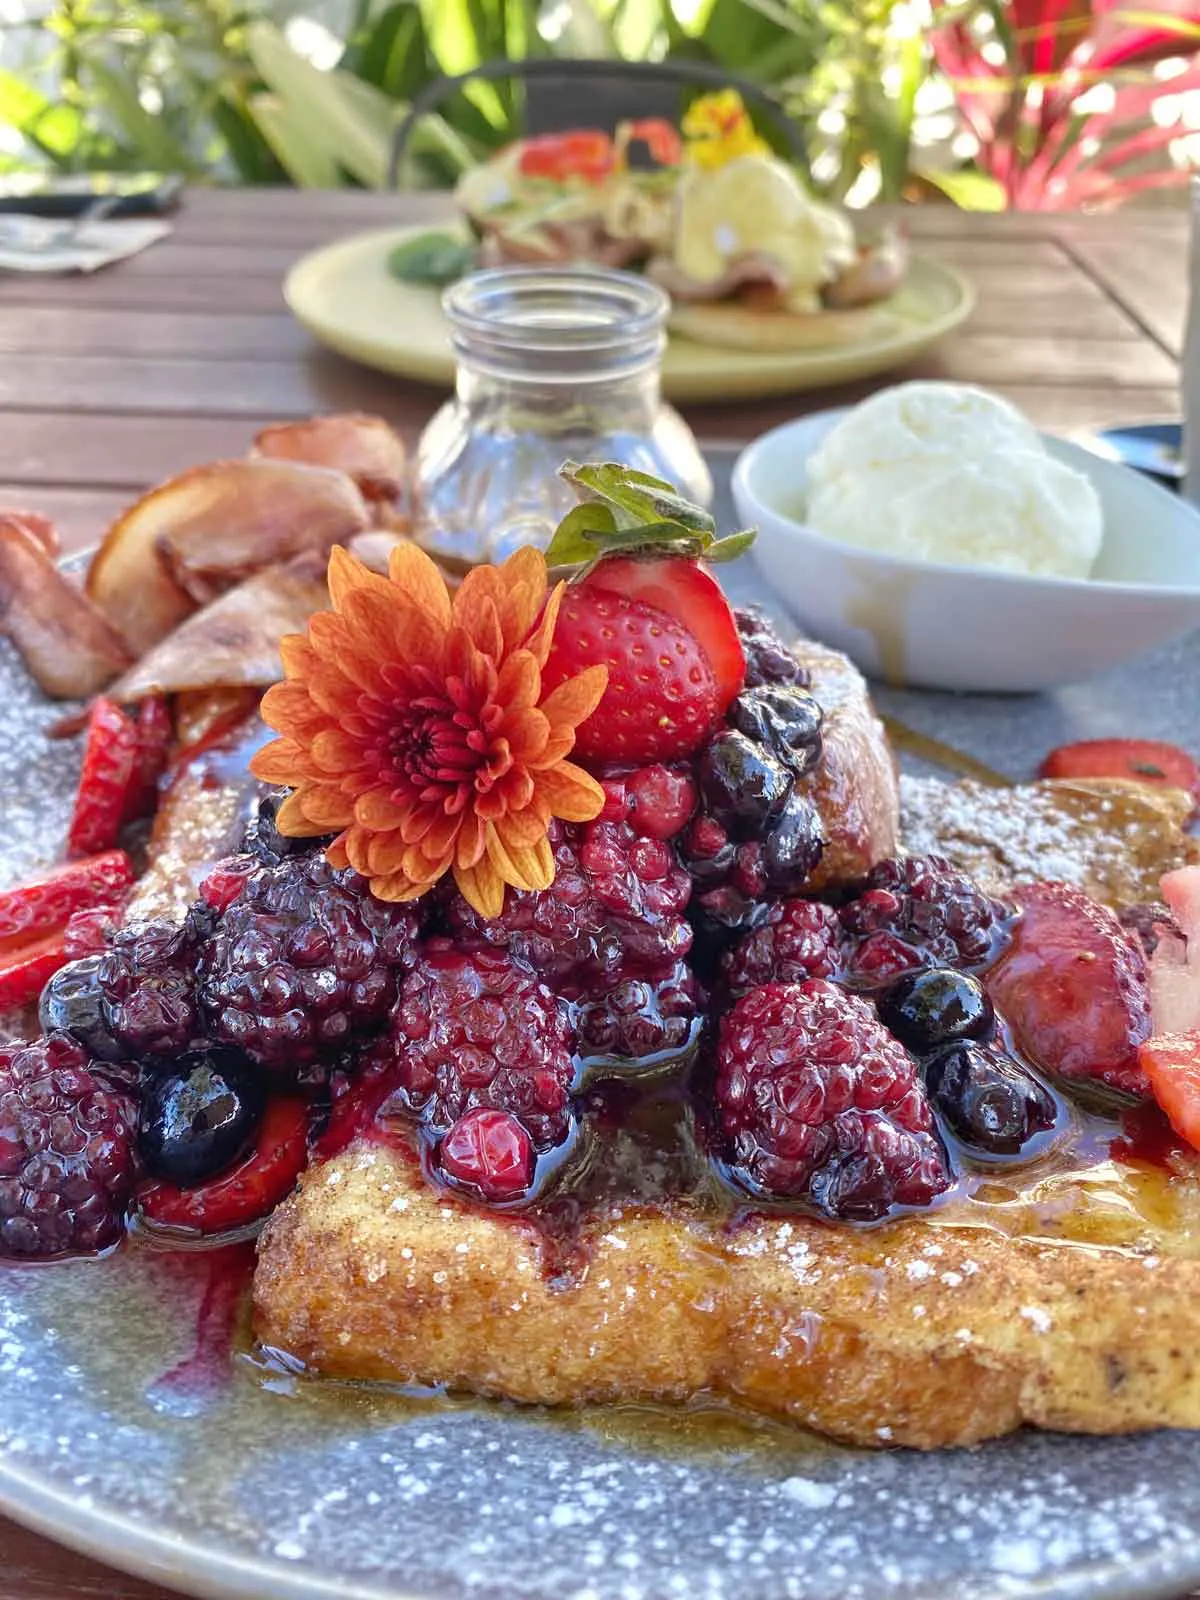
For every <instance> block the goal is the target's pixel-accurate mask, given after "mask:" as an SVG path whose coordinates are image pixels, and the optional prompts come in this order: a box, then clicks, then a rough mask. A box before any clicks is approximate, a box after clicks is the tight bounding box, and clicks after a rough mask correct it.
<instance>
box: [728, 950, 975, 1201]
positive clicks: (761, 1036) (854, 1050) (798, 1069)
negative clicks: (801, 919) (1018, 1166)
mask: <svg viewBox="0 0 1200 1600" xmlns="http://www.w3.org/2000/svg"><path fill="white" fill-rule="evenodd" d="M715 1096H716V1104H717V1114H718V1119H719V1122H720V1127H721V1130H722V1132H723V1134H724V1136H725V1141H726V1153H727V1156H728V1159H729V1161H730V1164H731V1166H732V1167H733V1169H734V1172H735V1174H736V1175H737V1176H738V1177H739V1178H740V1179H741V1181H742V1182H743V1183H744V1184H745V1185H746V1187H747V1188H749V1189H751V1190H752V1191H753V1192H755V1193H758V1194H767V1195H777V1196H781V1197H786V1198H789V1199H803V1200H807V1201H808V1202H809V1203H810V1204H812V1205H814V1206H815V1207H816V1208H817V1209H818V1210H820V1211H823V1212H824V1213H825V1214H826V1215H827V1216H830V1217H841V1218H846V1219H851V1220H855V1221H870V1220H872V1219H874V1218H877V1217H882V1216H883V1215H884V1214H885V1213H886V1212H887V1211H888V1210H889V1209H890V1208H891V1207H892V1206H895V1205H904V1206H923V1205H928V1204H929V1203H930V1201H931V1200H932V1199H933V1198H934V1196H935V1195H937V1194H940V1193H941V1192H942V1191H943V1190H944V1189H946V1188H947V1187H948V1186H949V1184H950V1178H951V1174H950V1168H949V1164H948V1161H947V1158H946V1154H945V1152H944V1150H943V1149H942V1146H941V1144H940V1142H939V1140H938V1137H937V1133H936V1131H935V1127H934V1121H933V1114H932V1112H931V1111H930V1108H929V1102H928V1100H927V1099H926V1098H925V1091H924V1089H923V1088H922V1087H921V1082H920V1079H919V1077H918V1075H917V1069H916V1066H915V1065H914V1063H913V1061H912V1058H911V1057H910V1056H909V1055H908V1053H907V1052H906V1051H905V1050H904V1049H903V1048H902V1047H901V1046H900V1045H899V1044H898V1043H897V1042H896V1040H895V1039H893V1038H892V1037H891V1035H890V1034H889V1033H888V1032H887V1031H886V1030H885V1029H884V1028H883V1027H882V1026H881V1024H880V1023H879V1022H878V1021H877V1020H876V1017H875V1014H874V1012H873V1011H872V1010H871V1008H870V1006H869V1005H868V1004H867V1003H866V1001H864V1000H860V999H859V998H858V997H857V996H856V995H852V994H847V993H846V991H845V990H843V989H839V988H838V987H837V986H836V985H834V984H831V983H826V982H824V981H823V980H821V979H814V980H813V981H811V982H808V983H799V984H784V983H769V984H765V985H763V987H762V988H759V989H752V990H751V991H750V993H749V994H747V995H745V996H744V997H743V998H742V999H741V1000H739V1001H738V1003H737V1005H735V1006H734V1008H733V1010H732V1011H731V1012H729V1014H728V1015H727V1016H726V1017H725V1018H724V1020H723V1021H722V1023H721V1032H720V1039H719V1042H718V1046H717V1077H716V1085H715Z"/></svg>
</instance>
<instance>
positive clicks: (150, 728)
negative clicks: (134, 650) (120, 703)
mask: <svg viewBox="0 0 1200 1600" xmlns="http://www.w3.org/2000/svg"><path fill="white" fill-rule="evenodd" d="M174 737H175V728H174V724H173V723H172V721H171V713H170V711H169V709H168V707H167V702H166V699H165V697H164V696H163V695H161V694H152V695H148V696H147V698H146V699H145V700H143V701H142V703H141V705H140V706H139V707H138V714H137V759H136V761H135V762H134V773H133V778H132V780H131V782H130V785H129V793H128V796H127V798H126V801H125V815H124V818H123V820H124V821H125V822H136V821H137V820H138V818H139V817H150V816H153V815H154V812H155V811H156V810H157V808H158V780H159V779H160V778H161V777H162V775H163V773H164V772H165V771H166V770H167V757H168V756H169V755H170V753H171V742H172V740H173V739H174Z"/></svg>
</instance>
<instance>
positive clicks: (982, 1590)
mask: <svg viewBox="0 0 1200 1600" xmlns="http://www.w3.org/2000/svg"><path fill="white" fill-rule="evenodd" d="M711 459H712V460H713V466H714V475H715V477H716V478H717V482H718V515H719V516H720V517H721V518H722V520H724V519H726V518H728V517H729V516H730V515H731V513H730V509H729V500H728V480H729V466H730V456H729V454H728V453H725V452H721V453H720V454H714V456H713V457H712V458H711ZM729 572H730V588H731V590H733V591H734V593H735V594H736V595H737V597H738V598H739V599H747V598H758V599H760V600H766V599H767V598H768V597H766V596H764V595H763V594H762V593H761V592H760V591H761V582H760V580H758V578H757V576H756V574H755V571H754V569H753V567H752V566H751V565H750V564H749V563H743V564H742V565H741V566H740V568H739V567H734V568H731V569H729ZM7 651H8V646H7V645H3V646H0V783H2V785H3V793H4V796H5V820H6V824H7V830H6V839H7V840H8V841H9V844H10V845H11V848H6V851H5V854H4V856H3V858H2V860H0V870H2V872H3V877H4V880H5V881H11V880H13V879H14V878H16V877H18V876H20V875H21V874H22V873H24V872H27V871H28V870H29V869H30V868H31V867H32V866H34V865H35V864H37V863H38V861H40V860H46V859H49V858H50V857H51V856H52V855H53V854H54V853H55V851H56V849H57V847H58V843H59V840H60V839H61V837H62V831H63V828H64V827H65V823H66V818H67V813H68V810H69V796H70V786H71V783H72V781H73V777H74V764H75V763H74V760H73V755H72V752H71V749H70V747H69V746H63V745H57V746H46V745H44V744H43V743H41V741H40V728H41V726H42V725H43V724H44V723H45V722H46V721H47V720H49V716H50V714H51V713H50V708H48V707H47V706H46V704H45V703H44V702H41V701H40V700H39V699H38V698H37V696H36V695H35V693H34V691H33V690H32V689H31V688H30V687H29V684H28V680H27V679H26V678H25V676H24V674H23V672H22V671H21V670H20V668H19V666H18V665H17V664H16V662H15V660H14V659H13V657H12V656H11V655H10V654H8V653H7ZM1197 681H1200V637H1193V638H1192V639H1191V640H1189V641H1185V642H1183V643H1182V644H1177V645H1174V646H1172V647H1171V650H1170V651H1169V652H1167V653H1164V654H1162V655H1160V656H1159V657H1157V658H1149V659H1147V660H1145V661H1143V662H1141V663H1139V664H1138V665H1137V666H1136V667H1135V668H1133V669H1132V670H1126V671H1124V672H1122V673H1120V674H1117V675H1113V676H1112V677H1110V678H1108V679H1104V680H1097V681H1096V682H1094V683H1093V684H1091V685H1089V686H1086V687H1079V688H1073V689H1068V690H1064V691H1062V692H1060V693H1058V694H1056V695H1053V696H1045V697H1037V698H1016V697H1014V698H1007V699H1000V698H973V699H958V698H955V697H953V696H949V695H929V694H918V693H911V692H903V693H900V692H891V691H886V692H882V693H881V696H880V698H881V701H882V702H883V703H884V705H885V708H886V709H887V710H888V711H889V712H891V713H893V714H894V715H897V716H899V717H902V718H903V720H904V721H905V722H906V723H908V724H909V726H913V727H919V728H921V729H923V730H924V731H927V732H930V733H933V734H935V735H937V736H939V737H941V738H942V739H945V740H947V741H949V742H950V743H951V744H953V745H956V746H958V747H959V748H961V749H967V750H970V751H971V752H972V753H974V754H975V755H977V756H979V757H981V758H983V759H985V760H986V761H988V762H990V763H991V764H992V765H993V766H996V767H999V768H1001V769H1002V770H1005V771H1007V772H1009V773H1010V774H1012V775H1013V776H1019V775H1022V774H1025V773H1028V772H1029V771H1030V770H1031V769H1032V767H1033V765H1035V764H1036V761H1037V759H1038V757H1039V756H1040V755H1041V754H1042V753H1044V751H1045V750H1046V748H1047V747H1048V746H1049V745H1050V744H1053V743H1056V742H1058V741H1060V740H1062V739H1064V738H1074V737H1080V736H1083V735H1088V734H1105V733H1127V732H1129V731H1130V730H1134V731H1137V732H1138V733H1145V734H1147V735H1154V734H1158V735H1164V736H1168V737H1171V736H1173V737H1176V738H1180V739H1182V740H1184V741H1185V742H1188V743H1191V744H1193V745H1196V744H1198V743H1200V720H1198V719H1200V710H1198V709H1197V701H1196V697H1195V691H1194V686H1195V684H1196V682H1197ZM210 1261H211V1258H205V1257H198V1258H196V1259H191V1258H186V1257H178V1256H166V1255H156V1254H154V1253H152V1252H148V1251H145V1250H132V1249H131V1250H125V1251H121V1252H119V1253H118V1254H117V1255H115V1256H113V1257H110V1258H109V1259H108V1260H107V1261H103V1262H83V1263H79V1264H77V1265H73V1266H58V1267H49V1268H41V1269H40V1268H37V1267H24V1268H22V1267H12V1268H8V1269H4V1270H0V1509H2V1510H4V1511H6V1512H8V1513H9V1514H10V1515H12V1516H15V1517H17V1518H18V1519H19V1520H21V1521H24V1522H27V1523H29V1524H31V1525H32V1526H34V1527H36V1528H39V1529H40V1530H42V1531H43V1532H46V1533H49V1534H51V1535H52V1536H54V1537H56V1538H59V1539H61V1540H62V1541H63V1542H65V1543H68V1544H71V1545H74V1546H76V1547H77V1548H80V1549H84V1550H88V1551H90V1552H91V1553H93V1554H95V1555H97V1556H99V1557H101V1558H102V1559H105V1560H108V1561H110V1562H113V1563H115V1564H116V1565H118V1566H122V1567H125V1568H128V1569H129V1570H131V1571H135V1572H140V1573H143V1574H147V1575H150V1576H153V1577H156V1578H158V1579H160V1580H162V1581H164V1582H170V1583H175V1584H177V1585H179V1586H180V1587H182V1588H186V1589H188V1590H189V1591H190V1592H193V1593H195V1594H198V1595H204V1596H210V1597H225V1596H238V1597H246V1600H251V1597H253V1600H264V1597H265V1596H268V1595H269V1596H271V1597H273V1600H274V1597H279V1600H325V1597H332V1596H335V1595H336V1596H339V1597H341V1600H355V1597H358V1600H383V1597H388V1600H397V1597H403V1600H416V1597H419V1600H672V1597H676V1596H678V1597H679V1600H725V1597H728V1600H944V1597H945V1596H947V1595H952V1596H954V1600H985V1597H986V1600H1001V1597H1008V1600H1033V1597H1035V1596H1037V1597H1046V1596H1056V1597H1060V1600H1084V1597H1087V1600H1100V1597H1108V1600H1118V1597H1120V1600H1131V1597H1135V1596H1137V1597H1142V1600H1150V1597H1152V1596H1159V1595H1179V1594H1181V1593H1182V1591H1183V1590H1184V1589H1186V1588H1188V1587H1189V1586H1190V1585H1192V1584H1195V1583H1197V1582H1200V1545H1198V1544H1197V1541H1196V1534H1197V1530H1200V1439H1197V1438H1196V1437H1195V1436H1193V1435H1187V1434H1180V1433H1158V1434H1153V1435H1144V1436H1142V1437H1139V1438H1129V1439H1089V1438H1070V1437H1066V1436H1063V1435H1053V1434H1046V1435H1035V1434H1027V1435H1021V1436H1019V1437H1017V1438H1015V1439H1011V1440H1006V1441H1003V1442H1000V1443H998V1444H995V1445H991V1446H987V1447H984V1448H982V1449H979V1450H975V1451H946V1452H943V1453H941V1454H937V1455H930V1456H921V1455H915V1454H909V1453H906V1452H892V1453H887V1454H878V1455H874V1454H866V1453H860V1452H855V1451H849V1450H840V1449H835V1448H832V1447H828V1446H825V1445H822V1444H819V1443H815V1442H811V1441H808V1440H806V1439H804V1438H803V1437H802V1436H797V1435H794V1434H792V1433H790V1432H787V1431H785V1430H777V1429H773V1428H762V1429H757V1430H756V1429H750V1428H744V1427H740V1426H733V1425H729V1426H726V1427H724V1428H718V1429H717V1430H715V1431H713V1430H711V1429H710V1430H707V1431H706V1432H705V1433H704V1434H703V1436H702V1437H701V1438H700V1439H697V1438H695V1437H694V1436H692V1435H694V1430H692V1429H689V1425H688V1424H687V1422H686V1421H685V1420H682V1419H681V1420H679V1421H677V1422H676V1423H674V1424H670V1423H667V1422H664V1421H661V1420H652V1419H649V1418H648V1417H647V1416H646V1414H645V1413H641V1412H638V1411H636V1410H609V1411H601V1412H589V1413H586V1414H584V1415H581V1416H567V1417H552V1416H550V1415H548V1414H545V1413H540V1412H536V1411H518V1410H514V1409H509V1408H506V1407H502V1406H489V1407H483V1406H473V1405H472V1406H468V1405H450V1404H416V1403H413V1402H409V1401H404V1400H403V1399H401V1398H400V1397H398V1396H394V1395H391V1394H389V1393H388V1392H387V1391H383V1390H380V1389H370V1388H365V1387H363V1388H357V1387H354V1386H349V1385H336V1384H325V1383H319V1382H306V1381H297V1380H294V1379H290V1378H286V1377H283V1376H280V1375H278V1374H274V1375H272V1374H269V1373H266V1372H264V1371H262V1370H260V1369H258V1368H256V1367H254V1366H253V1365H252V1364H251V1363H250V1361H249V1360H248V1359H247V1358H245V1357H238V1358H236V1359H234V1360H233V1361H232V1362H231V1361H230V1360H228V1359H225V1358H223V1357H222V1356H221V1354H220V1348H221V1347H220V1335H221V1330H222V1327H223V1325H225V1324H227V1322H228V1320H229V1316H230V1313H231V1309H232V1303H233V1299H234V1296H233V1295H232V1294H231V1292H230V1291H231V1287H234V1286H236V1282H237V1279H236V1277H226V1276H222V1275H219V1274H218V1275H216V1276H213V1274H212V1272H211V1270H210V1266H209V1263H210ZM206 1352H208V1355H207V1356H206Z"/></svg>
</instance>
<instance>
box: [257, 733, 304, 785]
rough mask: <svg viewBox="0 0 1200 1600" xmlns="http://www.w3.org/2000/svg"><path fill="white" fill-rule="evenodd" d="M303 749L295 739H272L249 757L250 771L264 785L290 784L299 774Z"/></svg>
mask: <svg viewBox="0 0 1200 1600" xmlns="http://www.w3.org/2000/svg"><path fill="white" fill-rule="evenodd" d="M304 754H305V752H304V749H303V747H302V746H301V745H299V744H297V743H296V741H295V739H288V738H283V739H272V740H271V742H270V744H264V745H263V746H262V748H261V749H260V750H256V751H255V752H254V754H253V755H252V756H251V757H250V771H251V772H252V773H253V774H254V776H255V777H256V778H261V779H262V781H263V782H264V783H279V784H285V785H287V784H292V783H295V781H296V778H297V776H298V774H299V772H300V764H301V762H302V761H303V759H304Z"/></svg>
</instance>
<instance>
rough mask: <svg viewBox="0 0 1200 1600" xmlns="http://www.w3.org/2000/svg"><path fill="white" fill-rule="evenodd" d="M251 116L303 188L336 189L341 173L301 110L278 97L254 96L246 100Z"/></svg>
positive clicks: (287, 169) (288, 172) (280, 161)
mask: <svg viewBox="0 0 1200 1600" xmlns="http://www.w3.org/2000/svg"><path fill="white" fill-rule="evenodd" d="M247 107H248V109H249V111H250V115H251V116H252V117H253V118H254V121H255V124H256V125H257V127H258V130H259V132H260V133H261V134H262V136H263V138H264V139H265V140H266V141H267V143H268V145H270V147H271V150H272V152H273V154H274V156H275V159H276V160H277V161H278V162H279V165H280V166H281V167H282V168H283V170H284V171H285V172H286V173H287V175H288V177H289V178H290V179H291V180H292V182H293V183H294V184H295V185H296V186H297V188H300V189H336V188H338V187H339V186H340V184H341V182H342V174H341V170H340V168H339V167H338V164H337V162H336V161H335V160H334V159H333V157H332V155H331V154H330V153H329V149H328V147H327V146H326V145H324V144H323V143H322V142H321V140H320V138H319V136H316V135H315V134H314V130H313V127H312V122H311V119H310V118H308V117H306V116H305V114H304V111H303V108H302V107H298V106H295V105H292V104H291V103H290V102H288V101H286V100H284V99H282V98H281V97H280V96H279V95H277V94H255V95H251V96H250V99H249V100H248V101H247Z"/></svg>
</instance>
